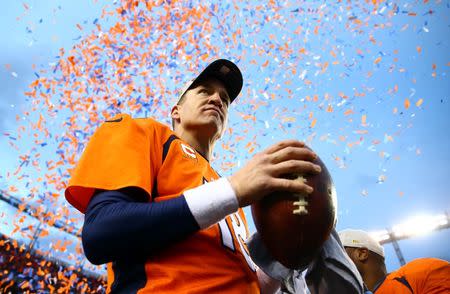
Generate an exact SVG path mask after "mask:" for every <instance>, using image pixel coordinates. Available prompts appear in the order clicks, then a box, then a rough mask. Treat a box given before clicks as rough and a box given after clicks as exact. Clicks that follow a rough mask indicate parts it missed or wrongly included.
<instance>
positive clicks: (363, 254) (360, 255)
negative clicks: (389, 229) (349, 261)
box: [355, 248, 369, 262]
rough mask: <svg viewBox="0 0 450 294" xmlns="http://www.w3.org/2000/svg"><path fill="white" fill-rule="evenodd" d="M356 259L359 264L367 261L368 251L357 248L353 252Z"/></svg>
mask: <svg viewBox="0 0 450 294" xmlns="http://www.w3.org/2000/svg"><path fill="white" fill-rule="evenodd" d="M355 255H356V258H357V259H358V260H359V261H361V262H366V261H367V259H369V249H367V248H358V249H356V250H355Z"/></svg>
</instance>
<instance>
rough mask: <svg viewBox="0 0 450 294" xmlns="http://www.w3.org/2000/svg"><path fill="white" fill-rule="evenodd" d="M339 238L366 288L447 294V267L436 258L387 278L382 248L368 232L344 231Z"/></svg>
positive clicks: (449, 268) (414, 263)
mask: <svg viewBox="0 0 450 294" xmlns="http://www.w3.org/2000/svg"><path fill="white" fill-rule="evenodd" d="M339 237H340V239H341V241H342V244H343V245H344V248H345V250H346V251H347V254H348V256H349V257H350V258H351V259H352V261H353V262H354V263H355V265H356V267H357V268H358V271H359V272H360V274H361V276H362V278H363V280H364V283H365V284H366V286H367V288H368V289H369V290H371V291H372V292H373V293H375V294H383V293H386V294H388V293H399V294H402V293H405V294H406V293H415V294H417V293H426V294H430V293H431V294H432V293H450V264H449V263H448V262H447V261H444V260H440V259H437V258H419V259H416V260H413V261H411V262H409V263H407V264H405V265H404V266H402V267H401V268H399V269H398V270H396V271H394V272H392V273H390V274H388V273H387V271H386V265H385V261H384V249H383V247H382V246H381V245H380V244H379V243H378V242H377V241H376V240H375V239H374V238H373V237H371V236H370V235H369V234H368V233H367V232H365V231H362V230H351V229H348V230H343V231H340V232H339Z"/></svg>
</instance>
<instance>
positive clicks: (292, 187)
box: [272, 178, 314, 195]
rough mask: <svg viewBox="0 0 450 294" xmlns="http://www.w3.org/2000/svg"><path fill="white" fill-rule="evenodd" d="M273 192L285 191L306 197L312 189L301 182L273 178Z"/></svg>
mask: <svg viewBox="0 0 450 294" xmlns="http://www.w3.org/2000/svg"><path fill="white" fill-rule="evenodd" d="M272 185H273V189H274V191H286V192H291V193H294V194H300V195H308V194H311V193H312V192H313V191H314V189H313V187H311V186H309V185H307V184H306V183H305V182H304V181H302V180H298V179H295V180H290V179H283V178H275V179H273V181H272Z"/></svg>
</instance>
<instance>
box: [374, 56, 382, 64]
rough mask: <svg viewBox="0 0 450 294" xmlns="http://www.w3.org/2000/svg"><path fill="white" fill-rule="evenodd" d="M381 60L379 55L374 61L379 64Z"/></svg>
mask: <svg viewBox="0 0 450 294" xmlns="http://www.w3.org/2000/svg"><path fill="white" fill-rule="evenodd" d="M380 61H381V56H379V57H377V59H375V60H374V61H373V63H375V64H378V63H380Z"/></svg>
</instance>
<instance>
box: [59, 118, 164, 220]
mask: <svg viewBox="0 0 450 294" xmlns="http://www.w3.org/2000/svg"><path fill="white" fill-rule="evenodd" d="M143 121H145V123H142V122H143ZM155 123H156V122H155V121H153V120H151V119H146V120H134V119H132V118H131V117H130V116H128V115H124V114H122V115H119V116H117V117H116V118H115V119H113V120H111V121H108V122H105V123H104V124H102V125H101V126H100V127H99V128H98V130H97V131H96V132H95V134H94V135H93V136H92V138H91V140H90V141H89V143H88V145H87V147H86V149H85V150H84V152H83V154H82V156H81V158H80V160H79V162H78V164H77V166H76V168H75V170H74V172H73V174H72V178H71V179H70V181H69V185H68V187H67V189H66V191H65V196H66V199H67V201H68V202H69V203H70V204H72V205H73V206H74V207H75V208H77V209H78V210H79V211H81V212H82V213H84V212H85V211H86V208H87V205H88V203H89V200H90V199H91V197H92V195H93V194H94V191H95V189H103V190H117V189H120V188H124V187H139V188H142V189H143V190H144V191H146V192H147V194H148V195H149V196H150V197H151V192H152V186H153V181H154V177H155V176H156V173H157V169H158V163H159V161H158V158H161V156H162V155H161V154H162V146H160V145H161V144H160V143H159V140H158V137H159V136H158V134H156V128H155ZM150 151H151V152H150ZM158 155H159V156H158Z"/></svg>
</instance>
